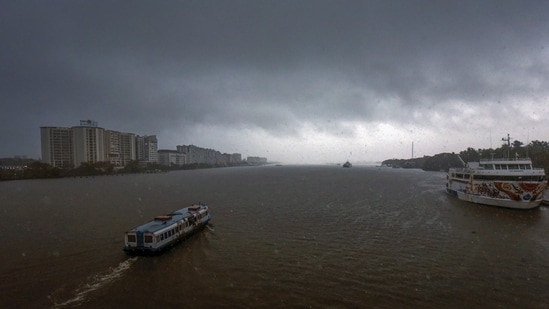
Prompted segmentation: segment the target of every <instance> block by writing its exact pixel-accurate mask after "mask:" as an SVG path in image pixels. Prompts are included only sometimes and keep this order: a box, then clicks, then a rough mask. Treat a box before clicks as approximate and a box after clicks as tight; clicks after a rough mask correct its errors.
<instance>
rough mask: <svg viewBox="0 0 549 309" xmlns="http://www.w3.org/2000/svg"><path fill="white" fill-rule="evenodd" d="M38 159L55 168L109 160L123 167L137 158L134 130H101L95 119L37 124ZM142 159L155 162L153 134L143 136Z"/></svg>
mask: <svg viewBox="0 0 549 309" xmlns="http://www.w3.org/2000/svg"><path fill="white" fill-rule="evenodd" d="M40 136H41V144H42V145H41V148H42V162H44V163H47V164H50V165H51V166H54V167H59V168H73V167H78V166H80V165H81V164H82V163H96V162H105V161H107V162H110V163H112V164H114V165H116V166H125V165H127V164H128V163H129V162H130V161H133V160H136V159H138V158H137V150H138V149H137V147H136V144H137V141H136V135H135V134H134V133H123V132H117V131H112V130H105V129H104V128H100V127H98V125H97V122H96V121H92V120H81V121H80V125H79V126H74V127H70V128H65V127H40ZM142 140H143V145H142V147H141V148H142V149H147V151H144V152H143V153H144V158H145V159H144V160H147V162H157V161H158V154H157V145H158V141H157V139H156V136H145V137H144V139H142Z"/></svg>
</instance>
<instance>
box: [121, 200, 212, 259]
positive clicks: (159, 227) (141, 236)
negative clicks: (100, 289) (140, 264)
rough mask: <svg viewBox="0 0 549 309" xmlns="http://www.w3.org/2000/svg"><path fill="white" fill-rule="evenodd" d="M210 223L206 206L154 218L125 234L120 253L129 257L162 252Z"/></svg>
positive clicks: (201, 205)
mask: <svg viewBox="0 0 549 309" xmlns="http://www.w3.org/2000/svg"><path fill="white" fill-rule="evenodd" d="M210 219H211V216H210V214H209V210H208V206H206V205H204V204H199V205H192V206H189V207H185V208H182V209H180V210H177V211H174V212H172V213H170V214H167V215H161V216H156V217H155V218H154V219H153V220H150V221H148V222H146V223H144V224H142V225H140V226H137V227H135V228H133V229H131V230H130V231H127V232H126V233H125V236H124V248H123V250H124V252H126V253H127V254H128V255H155V254H158V253H161V252H164V251H166V250H167V249H169V248H171V247H173V246H175V245H177V244H178V243H180V242H182V241H184V240H185V239H187V238H189V237H190V236H192V235H194V234H195V233H197V232H198V231H200V230H202V229H203V228H204V227H205V226H206V225H208V223H209V221H210Z"/></svg>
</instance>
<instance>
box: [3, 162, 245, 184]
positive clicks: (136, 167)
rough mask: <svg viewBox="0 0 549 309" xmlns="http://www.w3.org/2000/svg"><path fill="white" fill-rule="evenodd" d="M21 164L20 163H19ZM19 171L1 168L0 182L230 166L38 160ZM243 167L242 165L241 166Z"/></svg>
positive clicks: (26, 164) (25, 165) (28, 163)
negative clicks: (71, 164) (72, 164)
mask: <svg viewBox="0 0 549 309" xmlns="http://www.w3.org/2000/svg"><path fill="white" fill-rule="evenodd" d="M19 163H20V162H19ZM24 163H25V164H20V165H19V166H23V167H22V168H18V169H3V168H0V180H15V179H36V178H59V177H93V176H103V175H113V176H116V175H124V174H137V173H162V172H168V171H170V170H188V169H198V168H214V167H225V166H229V165H218V164H206V163H193V164H185V165H182V166H176V165H174V166H164V165H160V164H158V163H147V164H146V165H144V164H140V163H139V162H138V161H131V162H130V163H129V164H127V165H126V166H124V167H116V166H115V165H113V164H112V163H110V162H96V163H82V164H81V165H80V166H79V167H77V168H69V169H61V168H57V167H52V166H51V165H49V164H46V163H42V162H39V161H36V160H26V162H24ZM239 165H242V164H239Z"/></svg>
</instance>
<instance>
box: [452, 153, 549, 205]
mask: <svg viewBox="0 0 549 309" xmlns="http://www.w3.org/2000/svg"><path fill="white" fill-rule="evenodd" d="M464 165H465V167H464V168H451V169H449V171H448V175H447V179H448V183H447V184H446V190H447V191H448V193H450V194H453V195H455V196H457V197H458V198H459V199H460V200H464V201H469V202H473V203H478V204H485V205H491V206H500V207H507V208H515V209H531V208H535V207H538V206H539V205H540V203H541V202H542V200H543V192H544V191H545V187H546V185H547V182H546V181H545V171H544V170H543V168H533V167H532V160H530V159H529V158H517V159H489V160H480V162H469V163H467V164H464Z"/></svg>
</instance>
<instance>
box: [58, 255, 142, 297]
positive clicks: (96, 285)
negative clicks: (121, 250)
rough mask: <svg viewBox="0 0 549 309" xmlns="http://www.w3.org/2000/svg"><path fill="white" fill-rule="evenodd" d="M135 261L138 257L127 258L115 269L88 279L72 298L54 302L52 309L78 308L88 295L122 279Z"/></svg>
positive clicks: (112, 268) (111, 268)
mask: <svg viewBox="0 0 549 309" xmlns="http://www.w3.org/2000/svg"><path fill="white" fill-rule="evenodd" d="M137 259H138V257H132V258H129V259H127V260H125V261H123V262H121V263H120V264H118V265H117V266H116V267H110V268H109V269H108V270H106V271H105V272H102V273H99V274H97V275H94V276H92V277H90V278H89V280H87V281H86V282H84V283H82V284H81V286H80V287H78V288H77V289H76V290H75V292H74V297H72V298H70V299H68V300H66V301H63V302H60V303H57V302H56V303H55V305H54V306H53V308H69V307H70V308H73V307H78V306H79V305H81V304H82V303H83V302H85V301H86V299H87V297H88V295H89V294H90V293H92V292H94V291H97V290H99V289H102V288H104V287H106V286H108V285H110V284H111V283H113V282H115V281H116V280H118V279H119V278H120V277H122V275H123V274H124V272H125V271H126V270H128V269H129V268H130V266H131V265H132V264H133V263H134V262H135V261H136V260H137Z"/></svg>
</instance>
